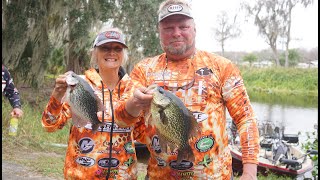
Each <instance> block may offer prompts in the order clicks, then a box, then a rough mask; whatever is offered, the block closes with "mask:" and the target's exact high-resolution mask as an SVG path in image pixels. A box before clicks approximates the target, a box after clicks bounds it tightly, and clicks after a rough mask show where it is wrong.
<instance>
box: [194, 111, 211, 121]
mask: <svg viewBox="0 0 320 180" xmlns="http://www.w3.org/2000/svg"><path fill="white" fill-rule="evenodd" d="M192 114H193V116H194V117H195V118H196V120H197V122H202V121H204V120H207V119H208V115H207V114H204V113H202V112H192Z"/></svg>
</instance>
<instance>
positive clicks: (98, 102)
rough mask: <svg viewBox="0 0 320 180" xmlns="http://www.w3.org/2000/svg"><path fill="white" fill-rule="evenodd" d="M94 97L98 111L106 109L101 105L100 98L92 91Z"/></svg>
mask: <svg viewBox="0 0 320 180" xmlns="http://www.w3.org/2000/svg"><path fill="white" fill-rule="evenodd" d="M94 98H95V100H96V102H97V105H98V111H102V112H105V111H106V107H105V106H104V105H103V102H102V100H101V99H100V98H99V97H98V95H97V94H96V92H94Z"/></svg>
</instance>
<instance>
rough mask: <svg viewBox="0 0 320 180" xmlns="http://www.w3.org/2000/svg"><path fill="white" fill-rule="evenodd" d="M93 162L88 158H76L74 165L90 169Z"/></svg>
mask: <svg viewBox="0 0 320 180" xmlns="http://www.w3.org/2000/svg"><path fill="white" fill-rule="evenodd" d="M94 162H95V160H94V159H92V158H90V157H85V156H82V157H78V158H77V159H76V163H78V164H80V165H81V166H85V167H90V166H92V165H94Z"/></svg>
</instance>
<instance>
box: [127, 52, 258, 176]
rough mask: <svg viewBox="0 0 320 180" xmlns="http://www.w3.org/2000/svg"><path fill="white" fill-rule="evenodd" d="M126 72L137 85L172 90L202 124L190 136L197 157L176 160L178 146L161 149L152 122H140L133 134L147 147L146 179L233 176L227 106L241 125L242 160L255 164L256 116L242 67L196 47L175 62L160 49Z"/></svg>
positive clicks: (236, 121)
mask: <svg viewBox="0 0 320 180" xmlns="http://www.w3.org/2000/svg"><path fill="white" fill-rule="evenodd" d="M130 76H131V78H132V81H133V82H134V83H135V86H136V87H139V86H145V87H147V86H149V85H151V84H154V83H156V84H158V85H159V86H162V87H164V89H166V90H168V91H171V92H173V93H175V94H176V95H177V96H178V97H179V98H180V99H181V100H182V101H183V102H184V104H185V105H186V107H187V108H188V109H189V110H190V111H192V112H193V115H194V116H195V118H196V119H197V122H198V123H199V125H200V127H201V128H200V129H201V132H199V133H198V135H197V136H196V137H194V138H192V139H190V140H189V144H190V146H191V148H192V150H193V153H194V155H195V161H194V162H190V161H186V160H184V161H182V163H181V164H180V165H177V164H176V162H175V160H176V159H177V151H176V149H174V150H171V151H170V152H162V151H161V148H160V146H159V138H158V135H157V134H156V131H155V127H151V126H150V125H148V126H146V125H144V123H143V121H140V122H139V123H138V124H141V126H139V128H136V129H135V130H134V131H135V132H134V137H135V139H136V140H138V141H140V142H141V143H144V144H146V145H147V147H148V149H149V151H150V155H151V158H150V159H149V162H148V171H147V175H148V176H149V179H152V180H153V179H155V180H157V179H165V180H171V179H172V180H177V179H178V180H180V179H181V180H182V179H208V180H212V179H223V180H229V179H231V176H232V158H231V154H230V150H229V148H228V133H227V130H226V128H227V127H226V126H227V123H226V108H227V109H228V111H229V113H230V116H231V117H232V119H233V120H234V122H235V123H236V125H237V128H238V130H239V131H238V132H239V134H240V139H241V145H242V152H243V159H242V160H243V163H254V164H258V152H259V144H258V138H259V134H258V131H257V124H256V118H255V115H254V112H253V109H252V107H251V104H250V100H249V97H248V95H247V92H246V89H245V86H244V84H243V79H242V77H241V75H240V71H239V70H238V69H237V68H236V66H235V65H234V64H232V62H231V61H230V60H228V59H226V58H223V57H221V56H218V55H215V54H212V53H208V52H205V51H200V50H197V51H196V54H195V55H194V56H193V57H192V58H191V59H184V60H180V61H179V62H175V61H167V60H166V55H165V54H161V55H159V56H156V57H153V58H147V59H144V60H142V61H141V62H139V63H138V64H137V65H136V66H135V68H134V69H133V70H132V72H131V75H130ZM225 107H226V108H225ZM142 119H143V118H142Z"/></svg>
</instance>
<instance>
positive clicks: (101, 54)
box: [95, 42, 124, 69]
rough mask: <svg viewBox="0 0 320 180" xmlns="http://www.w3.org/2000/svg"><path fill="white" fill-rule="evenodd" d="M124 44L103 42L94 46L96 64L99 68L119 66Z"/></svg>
mask: <svg viewBox="0 0 320 180" xmlns="http://www.w3.org/2000/svg"><path fill="white" fill-rule="evenodd" d="M123 48H124V46H123V45H122V44H120V43H117V42H110V43H105V44H102V45H100V46H97V47H96V48H95V53H96V58H97V64H98V66H99V69H101V68H103V69H104V68H107V69H109V68H110V69H111V68H119V67H120V66H121V64H122V62H123V58H124V52H123Z"/></svg>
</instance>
